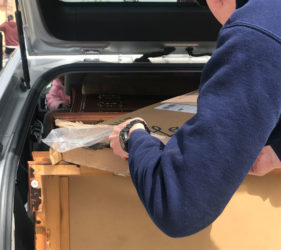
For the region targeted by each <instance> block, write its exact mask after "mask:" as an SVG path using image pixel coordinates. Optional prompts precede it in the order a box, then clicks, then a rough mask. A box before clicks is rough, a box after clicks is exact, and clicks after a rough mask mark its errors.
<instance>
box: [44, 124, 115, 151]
mask: <svg viewBox="0 0 281 250" xmlns="http://www.w3.org/2000/svg"><path fill="white" fill-rule="evenodd" d="M112 131H113V126H110V125H92V126H91V127H90V126H89V127H67V128H56V129H53V130H52V131H51V132H50V133H49V135H48V136H47V137H46V138H45V139H43V140H42V141H43V142H44V143H45V144H47V145H48V146H50V147H52V148H54V149H55V150H57V151H59V152H61V153H64V152H66V151H69V150H71V149H75V148H80V147H91V146H93V145H96V144H102V145H104V147H106V145H108V136H109V135H110V134H111V132H112Z"/></svg>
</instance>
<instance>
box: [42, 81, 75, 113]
mask: <svg viewBox="0 0 281 250" xmlns="http://www.w3.org/2000/svg"><path fill="white" fill-rule="evenodd" d="M63 82H64V77H63V76H61V77H57V78H55V79H54V80H53V82H52V86H51V88H50V91H49V93H48V94H47V95H46V99H47V107H48V109H49V110H56V109H58V108H67V107H68V106H69V105H70V96H68V95H66V94H65V93H64V83H63Z"/></svg>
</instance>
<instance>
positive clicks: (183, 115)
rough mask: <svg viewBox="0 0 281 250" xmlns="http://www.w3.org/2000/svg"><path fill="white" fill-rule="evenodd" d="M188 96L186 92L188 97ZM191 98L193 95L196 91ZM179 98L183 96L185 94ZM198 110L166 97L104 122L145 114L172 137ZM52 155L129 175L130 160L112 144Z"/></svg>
mask: <svg viewBox="0 0 281 250" xmlns="http://www.w3.org/2000/svg"><path fill="white" fill-rule="evenodd" d="M192 93H193V92H192ZM188 98H189V96H188V95H187V96H186V99H188ZM192 98H193V99H194V93H193V95H192ZM180 100H182V96H181V97H180ZM193 104H194V103H193ZM196 111H197V107H196V106H194V105H186V104H182V102H180V103H177V100H176V99H174V103H171V102H166V101H164V102H161V103H156V104H153V105H150V106H147V107H145V108H142V109H139V110H136V111H134V112H131V113H128V114H126V115H123V116H120V117H118V118H114V119H112V120H108V121H106V122H105V124H110V125H117V124H120V123H122V122H123V121H125V120H128V119H131V118H134V117H142V118H143V119H144V120H145V121H146V122H147V124H148V127H149V128H150V130H151V132H152V133H155V134H157V135H159V136H164V137H165V138H168V139H169V138H170V137H171V136H172V135H173V134H174V133H175V132H176V131H177V130H178V129H179V128H180V127H181V126H182V125H183V124H184V123H185V122H186V121H187V120H189V119H190V118H191V117H193V116H194V114H195V113H196ZM51 158H52V159H53V160H52V162H53V163H56V162H58V161H59V160H64V161H66V162H71V163H75V164H78V165H82V166H86V167H92V168H97V169H101V170H106V171H110V172H113V173H115V174H117V175H129V169H128V162H127V161H124V160H122V159H121V158H120V157H117V156H116V155H114V154H113V152H112V150H111V149H110V148H103V149H98V150H93V149H89V148H78V149H73V150H70V151H67V152H65V153H61V154H60V153H58V152H54V151H53V150H52V151H51Z"/></svg>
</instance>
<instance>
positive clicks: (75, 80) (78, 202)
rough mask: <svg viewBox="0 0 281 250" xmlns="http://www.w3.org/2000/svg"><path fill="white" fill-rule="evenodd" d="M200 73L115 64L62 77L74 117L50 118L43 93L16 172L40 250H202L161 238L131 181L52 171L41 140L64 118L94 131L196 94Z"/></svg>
mask: <svg viewBox="0 0 281 250" xmlns="http://www.w3.org/2000/svg"><path fill="white" fill-rule="evenodd" d="M201 68H202V65H182V64H180V65H173V67H170V68H169V69H167V68H165V67H163V66H161V65H160V66H159V67H156V69H155V70H152V69H145V67H143V66H142V65H141V66H134V68H133V69H130V67H128V68H127V67H122V69H118V70H116V68H115V67H114V66H112V68H110V64H109V65H106V67H104V68H103V67H100V68H99V69H96V70H92V71H88V70H87V71H85V70H83V68H80V70H79V71H78V72H77V71H73V72H71V71H67V72H63V71H62V72H61V73H60V74H59V75H57V77H58V76H62V75H64V77H65V78H64V79H65V82H64V91H65V93H66V94H68V95H70V96H71V106H70V107H69V108H68V109H63V108H62V109H56V110H46V109H45V108H44V106H42V103H44V98H45V95H46V93H47V90H46V89H45V88H44V89H42V92H41V95H40V98H39V99H38V104H37V105H38V106H37V108H36V112H35V113H34V116H33V119H32V120H33V123H32V126H31V127H30V130H29V136H28V138H27V141H26V149H25V151H24V153H23V155H22V159H21V162H22V166H21V167H20V168H19V172H18V178H19V183H23V186H21V187H20V188H21V189H20V190H21V192H22V198H24V197H25V195H26V192H28V196H29V209H28V210H29V211H30V212H32V213H33V214H34V221H33V226H32V227H34V239H35V249H36V250H41V249H72V250H74V249H101V248H102V249H113V248H114V249H122V250H123V249H143V248H146V249H155V248H156V247H159V249H171V247H172V246H173V247H172V248H173V249H181V245H182V244H197V243H196V242H197V240H196V241H195V242H193V241H190V239H183V240H175V239H172V238H169V237H167V236H165V235H164V234H163V233H161V232H160V231H159V230H158V229H157V228H156V227H155V225H154V224H153V223H152V221H151V220H150V219H149V216H148V215H147V214H146V212H145V210H144V208H143V207H142V205H141V203H140V201H139V199H138V196H137V193H136V192H135V190H134V187H133V184H132V182H131V180H130V177H128V176H127V177H124V176H122V177H121V176H116V175H113V174H112V173H108V172H105V171H101V170H95V169H92V168H88V167H84V166H79V165H77V164H73V163H67V162H64V161H61V162H59V163H58V164H57V165H52V164H51V162H50V158H49V148H48V147H47V146H46V145H45V144H43V143H42V142H41V141H40V140H41V135H42V136H43V137H45V136H46V135H47V134H48V133H49V132H50V131H51V129H53V128H55V119H58V118H59V119H63V120H67V121H72V122H76V121H79V122H81V121H82V122H84V123H89V124H96V123H100V122H103V121H105V120H108V119H113V118H115V117H117V116H120V115H122V114H125V113H128V112H131V111H134V110H137V109H139V108H142V107H145V106H148V105H150V104H154V103H158V102H160V101H162V100H165V99H168V98H171V97H174V96H178V95H181V94H185V93H188V92H191V91H193V90H196V89H197V88H198V85H199V82H200V75H201ZM55 78H56V77H55ZM38 84H40V83H38ZM42 86H43V85H42ZM42 99H43V101H42ZM38 121H39V122H38ZM38 124H43V126H41V125H38ZM38 131H41V132H40V133H41V135H40V133H39V134H38ZM81 157H83V156H82V155H81ZM101 160H102V159H101ZM27 162H28V164H27ZM42 168H44V169H42ZM24 169H26V170H27V169H28V176H26V174H25V173H22V172H23V170H24ZM77 170H79V171H78V172H77ZM24 171H25V170H24ZM25 182H28V190H27V189H26V185H25V184H24V183H25ZM125 211H126V212H125ZM18 230H19V234H20V229H18ZM31 231H32V230H31ZM25 234H26V233H25ZM25 234H21V235H22V236H23V235H25ZM28 237H31V238H30V239H31V240H32V236H30V235H29V236H28ZM145 239H146V240H145ZM192 242H193V243H192Z"/></svg>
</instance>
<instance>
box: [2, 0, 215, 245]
mask: <svg viewBox="0 0 281 250" xmlns="http://www.w3.org/2000/svg"><path fill="white" fill-rule="evenodd" d="M16 7H17V11H16V20H17V23H18V27H19V29H18V31H19V40H20V48H18V49H17V50H16V51H15V53H14V54H13V55H12V56H11V58H10V59H9V61H8V62H7V64H6V65H5V67H4V68H3V70H2V71H1V75H0V103H1V104H0V105H1V109H0V153H1V157H0V196H1V203H0V204H1V206H0V249H1V250H10V249H28V250H30V249H34V235H35V232H34V228H35V227H34V225H35V224H36V223H40V222H38V221H36V220H34V214H33V212H32V211H31V209H30V205H28V196H30V188H28V187H29V184H28V180H29V177H28V170H27V169H28V161H31V160H32V152H33V151H47V150H48V147H47V146H46V145H44V144H43V143H42V141H41V139H42V138H43V137H45V136H46V135H47V134H48V133H49V132H50V130H51V129H52V128H53V127H52V126H53V125H52V115H53V113H54V110H51V109H50V108H49V107H48V105H47V100H46V95H47V93H48V92H49V91H50V87H51V83H52V81H53V80H54V79H56V78H58V77H61V76H63V77H64V91H65V94H66V95H68V96H70V97H71V101H70V103H68V104H67V105H65V106H64V105H60V106H58V107H56V110H55V111H56V113H59V112H61V113H64V114H65V113H69V114H74V113H79V114H87V112H90V113H92V112H100V113H103V114H106V113H108V114H111V113H114V112H118V113H120V112H129V111H132V110H135V109H138V108H140V107H143V106H146V105H149V104H152V103H154V102H158V101H160V100H163V99H166V98H169V97H173V96H176V95H180V94H183V93H186V92H189V91H192V90H195V89H197V88H198V85H199V82H200V73H201V70H202V68H203V66H204V64H205V63H206V62H207V60H208V59H209V56H210V54H211V53H212V51H213V50H214V48H215V41H216V36H217V33H218V30H219V28H220V26H219V24H218V23H217V22H216V20H215V19H214V18H213V17H212V15H211V13H210V12H209V10H208V9H207V7H206V4H205V3H204V1H201V0H200V1H199V0H198V1H197V0H186V1H176V0H175V1H173V0H171V1H165V0H163V1H161V0H160V1H158V0H157V1H156V0H154V1H153V0H152V1H149V0H144V1H142V0H139V1H125V0H124V1H122V0H117V1H82V0H80V1H79V0H77V1H76V0H74V1H73V0H71V1H70V0H29V1H26V0H18V1H16ZM85 84H86V85H85ZM87 89H88V90H87ZM87 91H88V92H87ZM29 174H30V173H29ZM47 249H53V248H51V247H50V246H49V247H48V248H47ZM61 249H62V248H61Z"/></svg>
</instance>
